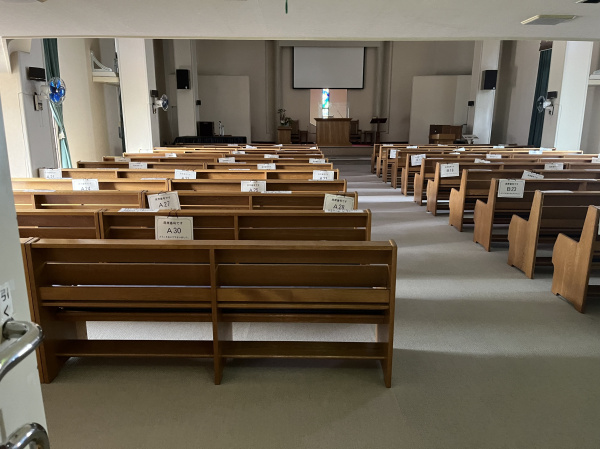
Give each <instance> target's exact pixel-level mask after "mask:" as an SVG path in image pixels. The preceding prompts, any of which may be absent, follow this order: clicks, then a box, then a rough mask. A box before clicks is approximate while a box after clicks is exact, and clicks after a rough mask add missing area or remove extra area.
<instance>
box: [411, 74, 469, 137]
mask: <svg viewBox="0 0 600 449" xmlns="http://www.w3.org/2000/svg"><path fill="white" fill-rule="evenodd" d="M470 82H471V76H470V75H457V76H415V77H414V78H413V89H412V100H411V105H412V106H411V112H410V138H409V143H410V144H411V145H424V144H427V143H429V127H430V125H463V124H464V123H465V122H466V118H467V117H466V108H465V107H462V106H464V105H466V103H467V101H468V98H469V86H470Z"/></svg>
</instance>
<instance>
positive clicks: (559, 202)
mask: <svg viewBox="0 0 600 449" xmlns="http://www.w3.org/2000/svg"><path fill="white" fill-rule="evenodd" d="M590 204H600V192H572V193H567V192H544V191H540V190H538V191H536V192H535V195H534V197H533V202H532V204H531V211H530V213H529V218H528V219H524V218H522V217H519V216H518V215H513V217H512V219H511V221H510V226H509V228H508V241H509V247H508V264H509V265H510V266H513V267H516V268H518V269H519V270H521V271H522V272H523V273H525V276H527V277H528V278H529V279H533V275H534V272H535V267H536V264H537V265H550V262H551V258H550V257H538V256H537V249H538V247H539V246H540V244H542V243H554V242H555V241H556V238H557V237H558V234H560V233H563V234H566V235H568V236H569V237H574V238H579V236H580V234H581V229H582V228H583V224H584V221H585V216H586V214H587V211H588V206H589V205H590Z"/></svg>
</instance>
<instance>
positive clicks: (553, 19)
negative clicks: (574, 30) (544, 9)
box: [521, 14, 577, 25]
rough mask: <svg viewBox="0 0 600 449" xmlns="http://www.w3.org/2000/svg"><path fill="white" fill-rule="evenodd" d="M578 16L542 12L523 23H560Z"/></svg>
mask: <svg viewBox="0 0 600 449" xmlns="http://www.w3.org/2000/svg"><path fill="white" fill-rule="evenodd" d="M575 17H577V16H572V15H555V14H540V15H537V16H533V17H530V18H529V19H527V20H523V21H522V22H521V23H522V24H523V25H558V24H559V23H563V22H568V21H569V20H573V19H574V18H575Z"/></svg>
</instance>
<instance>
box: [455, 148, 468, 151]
mask: <svg viewBox="0 0 600 449" xmlns="http://www.w3.org/2000/svg"><path fill="white" fill-rule="evenodd" d="M454 151H467V149H466V148H465V147H462V148H457V149H456V150H454Z"/></svg>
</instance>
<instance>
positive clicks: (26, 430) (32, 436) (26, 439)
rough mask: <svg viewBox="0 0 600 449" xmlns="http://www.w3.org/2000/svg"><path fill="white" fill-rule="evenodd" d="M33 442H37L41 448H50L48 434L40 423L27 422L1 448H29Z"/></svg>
mask: <svg viewBox="0 0 600 449" xmlns="http://www.w3.org/2000/svg"><path fill="white" fill-rule="evenodd" d="M31 443H35V444H36V445H37V447H38V448H39V449H50V441H48V434H47V433H46V429H44V427H43V426H41V425H40V424H37V423H31V424H25V425H24V426H23V427H21V428H20V429H19V430H17V431H16V432H14V433H13V434H12V435H11V436H10V437H9V438H8V441H7V442H6V443H5V444H3V445H2V446H0V449H27V448H28V447H29V445H30V444H31Z"/></svg>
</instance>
